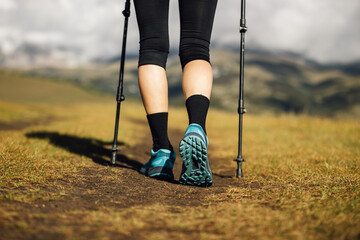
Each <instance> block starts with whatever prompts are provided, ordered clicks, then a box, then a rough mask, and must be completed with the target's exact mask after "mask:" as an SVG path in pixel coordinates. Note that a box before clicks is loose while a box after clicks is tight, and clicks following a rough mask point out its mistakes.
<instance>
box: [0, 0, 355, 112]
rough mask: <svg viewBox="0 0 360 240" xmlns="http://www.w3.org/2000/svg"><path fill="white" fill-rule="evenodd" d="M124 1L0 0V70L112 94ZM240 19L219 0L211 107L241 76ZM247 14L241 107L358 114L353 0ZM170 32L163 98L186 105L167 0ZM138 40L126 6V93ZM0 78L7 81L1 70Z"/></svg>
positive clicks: (273, 4)
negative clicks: (127, 29) (166, 80)
mask: <svg viewBox="0 0 360 240" xmlns="http://www.w3.org/2000/svg"><path fill="white" fill-rule="evenodd" d="M124 3H125V0H77V1H71V0H52V1H47V0H31V1H28V0H1V1H0V68H1V71H6V72H11V73H14V74H15V73H16V74H20V73H21V74H25V75H30V76H33V77H38V78H44V79H56V80H57V81H64V82H70V83H72V84H76V85H78V86H81V87H83V88H87V89H91V90H96V91H100V92H103V93H108V94H115V92H116V86H117V81H118V71H119V61H120V51H121V43H122V33H123V22H124V17H123V15H122V13H121V12H122V10H123V8H124ZM239 19H240V0H219V2H218V7H217V12H216V16H215V21H214V28H213V33H212V43H211V61H212V64H213V71H214V88H213V95H212V100H211V104H212V106H213V107H217V108H221V109H226V110H229V111H234V112H235V111H236V108H237V98H238V81H239V42H240V36H239ZM246 19H247V26H248V31H247V33H246V59H245V60H246V67H245V98H246V102H245V105H246V107H247V109H248V112H250V113H254V114H277V113H295V114H309V115H316V116H325V117H334V118H344V117H350V118H354V117H355V118H356V117H358V116H360V28H359V27H358V24H359V22H360V1H359V0H344V1H337V0H318V1H311V0H301V1H300V0H293V1H288V0H271V1H269V0H248V1H247V9H246ZM169 31H170V41H171V43H170V46H171V50H170V54H169V59H168V64H167V74H168V81H169V96H170V104H172V105H183V96H182V89H181V67H180V61H179V59H178V45H179V32H180V24H179V14H178V1H176V0H170V15H169ZM138 42H139V33H138V28H137V22H136V16H135V10H134V6H133V4H132V6H131V16H130V21H129V31H128V44H127V56H126V59H127V61H126V64H125V65H126V73H125V82H124V85H125V96H126V97H130V98H134V99H140V95H139V90H138V85H137V58H138ZM0 78H3V79H1V81H2V82H4V81H6V79H4V75H1V76H0ZM3 86H4V85H3ZM2 91H3V92H4V91H6V90H4V89H3V90H2ZM114 96H115V95H114ZM0 100H2V98H1V96H0Z"/></svg>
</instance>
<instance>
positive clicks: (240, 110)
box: [234, 0, 247, 177]
mask: <svg viewBox="0 0 360 240" xmlns="http://www.w3.org/2000/svg"><path fill="white" fill-rule="evenodd" d="M246 30H247V27H246V19H245V0H241V18H240V74H239V78H240V84H239V103H238V104H239V105H238V113H239V139H238V156H237V157H236V158H235V159H234V161H236V162H237V171H236V177H243V171H242V163H243V162H245V159H244V158H243V156H242V132H243V114H245V113H246V109H245V106H244V55H245V32H246Z"/></svg>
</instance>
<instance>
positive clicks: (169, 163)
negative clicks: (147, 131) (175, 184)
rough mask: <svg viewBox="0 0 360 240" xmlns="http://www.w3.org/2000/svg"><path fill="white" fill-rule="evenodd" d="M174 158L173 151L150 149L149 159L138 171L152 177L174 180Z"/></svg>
mask: <svg viewBox="0 0 360 240" xmlns="http://www.w3.org/2000/svg"><path fill="white" fill-rule="evenodd" d="M175 158H176V153H175V151H173V150H172V151H171V150H168V149H159V150H158V151H156V152H154V151H153V149H151V157H150V160H149V161H147V162H146V163H145V164H144V165H143V166H142V167H141V169H140V173H142V174H144V175H146V176H149V177H152V178H165V179H169V180H174V174H173V171H172V169H173V167H174V162H175Z"/></svg>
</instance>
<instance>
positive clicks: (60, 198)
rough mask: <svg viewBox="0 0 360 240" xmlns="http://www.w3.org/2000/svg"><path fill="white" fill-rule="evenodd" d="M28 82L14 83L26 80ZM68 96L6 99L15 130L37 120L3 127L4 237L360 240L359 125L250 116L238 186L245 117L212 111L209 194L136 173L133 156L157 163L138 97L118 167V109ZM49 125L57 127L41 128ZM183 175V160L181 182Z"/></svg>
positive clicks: (0, 106) (128, 105)
mask: <svg viewBox="0 0 360 240" xmlns="http://www.w3.org/2000/svg"><path fill="white" fill-rule="evenodd" d="M0 77H1V78H4V77H6V76H5V75H4V74H2V75H0ZM25 80H26V81H28V79H26V78H23V77H21V78H20V77H12V82H16V83H17V84H20V83H21V84H22V85H23V84H25V82H26V81H25ZM4 82H6V81H3V80H2V81H0V84H3V83H4ZM29 82H31V84H32V86H33V87H39V86H40V85H39V83H41V84H43V80H42V81H40V80H36V79H32V80H29ZM6 84H7V87H9V86H11V84H10V82H6ZM36 84H37V85H36ZM46 84H49V85H48V86H49V89H61V88H60V85H56V86H53V85H52V84H58V83H52V82H46ZM43 86H44V85H43ZM0 89H3V86H2V85H0ZM10 89H11V87H10ZM49 91H50V90H49ZM51 91H53V90H51ZM62 91H63V90H56V94H58V96H57V97H56V96H52V97H53V100H52V101H50V102H47V101H45V102H44V101H42V102H41V103H38V100H34V101H33V102H32V101H28V99H30V100H31V97H28V96H27V92H26V91H25V92H24V93H23V95H22V96H23V98H24V99H25V100H26V103H24V102H25V101H23V100H22V99H21V97H19V96H18V97H17V98H16V97H15V96H10V95H11V94H10V91H9V92H8V93H7V94H8V95H9V101H5V100H6V99H4V98H2V102H1V103H0V113H1V117H0V122H4V123H6V124H8V125H6V126H11V124H12V125H16V124H20V123H21V122H22V121H23V120H24V119H26V122H27V124H23V123H22V125H21V124H20V125H21V128H17V129H16V128H14V129H13V130H11V131H9V130H6V129H2V130H0V163H1V165H0V166H1V167H0V202H1V204H0V229H1V232H2V234H0V239H31V238H33V239H88V238H92V239H169V238H171V239H184V238H187V239H358V238H359V237H360V171H359V161H360V143H359V139H360V126H359V122H358V121H355V120H353V121H340V120H336V121H335V120H330V119H322V118H313V117H307V116H294V115H281V116H278V117H270V116H254V115H251V114H249V115H247V116H245V123H244V126H245V129H244V156H245V158H246V159H247V162H246V163H245V164H244V172H245V177H244V178H243V179H236V178H234V177H233V175H234V172H235V163H234V162H233V161H232V159H233V158H234V157H235V156H236V153H237V152H236V147H237V115H235V114H229V113H225V112H222V111H218V110H214V109H211V110H210V114H209V117H208V133H209V139H210V147H209V156H210V159H211V166H212V170H213V172H214V174H215V175H214V186H212V187H210V188H207V189H204V188H195V187H188V186H181V185H177V184H171V183H168V182H161V181H156V180H152V179H148V178H146V177H144V176H142V175H140V174H138V173H137V172H136V171H134V168H132V167H131V166H132V165H131V161H130V160H134V161H138V162H140V163H143V162H144V161H146V160H147V159H146V158H147V154H148V152H149V149H148V148H149V146H150V144H151V143H150V139H149V130H148V129H147V125H146V118H145V113H144V110H143V108H142V106H141V104H139V103H138V102H133V101H129V100H127V101H125V102H124V103H123V105H122V109H121V111H122V112H121V114H122V115H121V120H120V124H121V127H120V132H119V136H120V137H119V140H120V141H121V142H123V144H122V145H121V146H120V148H121V154H122V155H124V159H127V160H126V161H128V162H124V163H119V164H121V166H124V167H121V166H119V167H115V168H111V167H109V166H107V164H106V163H107V162H108V160H109V158H108V157H107V156H106V154H107V152H106V148H107V147H109V144H108V143H109V142H110V141H111V137H112V134H113V125H114V114H115V103H114V102H113V101H111V100H112V99H110V100H109V99H106V98H105V99H104V98H101V99H102V100H101V101H99V99H100V97H99V96H94V97H93V96H92V95H91V94H89V93H86V92H83V93H82V94H85V95H78V94H77V93H79V92H78V91H81V92H82V90H79V89H77V88H74V87H72V86H70V85H66V91H67V92H66V95H69V96H71V97H72V104H65V105H64V104H63V103H62V102H61V99H62V98H63V96H64V95H62ZM13 94H14V92H13ZM38 94H40V95H38V97H39V98H40V97H41V93H38ZM47 94H48V93H47ZM53 94H55V92H53ZM87 94H88V95H87ZM43 97H48V95H44V96H43ZM92 97H93V98H92ZM15 98H16V99H17V100H16V101H12V102H10V100H13V99H15ZM87 98H88V99H89V101H85V102H84V99H87ZM50 103H51V104H50ZM42 118H47V119H48V121H46V122H42V123H40V124H33V122H37V121H39V119H42ZM169 122H170V123H169V124H170V128H171V131H172V133H173V134H172V135H171V137H172V139H171V140H172V141H173V144H174V145H177V142H176V141H178V139H179V138H181V133H182V132H183V130H184V129H185V127H186V122H187V119H186V113H185V109H183V108H181V109H179V108H171V109H170V120H169ZM34 136H35V137H34ZM73 145H77V146H73ZM82 145H83V146H82ZM89 146H91V147H93V148H96V147H98V146H101V148H100V150H94V149H86V148H87V147H89ZM89 152H91V154H88V153H89ZM104 152H105V153H104ZM180 169H181V160H180V159H179V158H178V159H177V165H176V167H175V170H176V171H177V173H176V174H175V175H177V176H178V174H179V173H178V171H179V170H180ZM157 196H158V197H159V200H157Z"/></svg>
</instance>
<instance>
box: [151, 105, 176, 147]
mask: <svg viewBox="0 0 360 240" xmlns="http://www.w3.org/2000/svg"><path fill="white" fill-rule="evenodd" d="M147 119H148V122H149V126H150V131H151V135H152V138H153V150H154V151H155V152H156V151H157V150H159V149H170V150H171V149H172V146H171V144H170V142H169V138H168V134H167V127H168V113H167V112H161V113H154V114H148V115H147Z"/></svg>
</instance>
